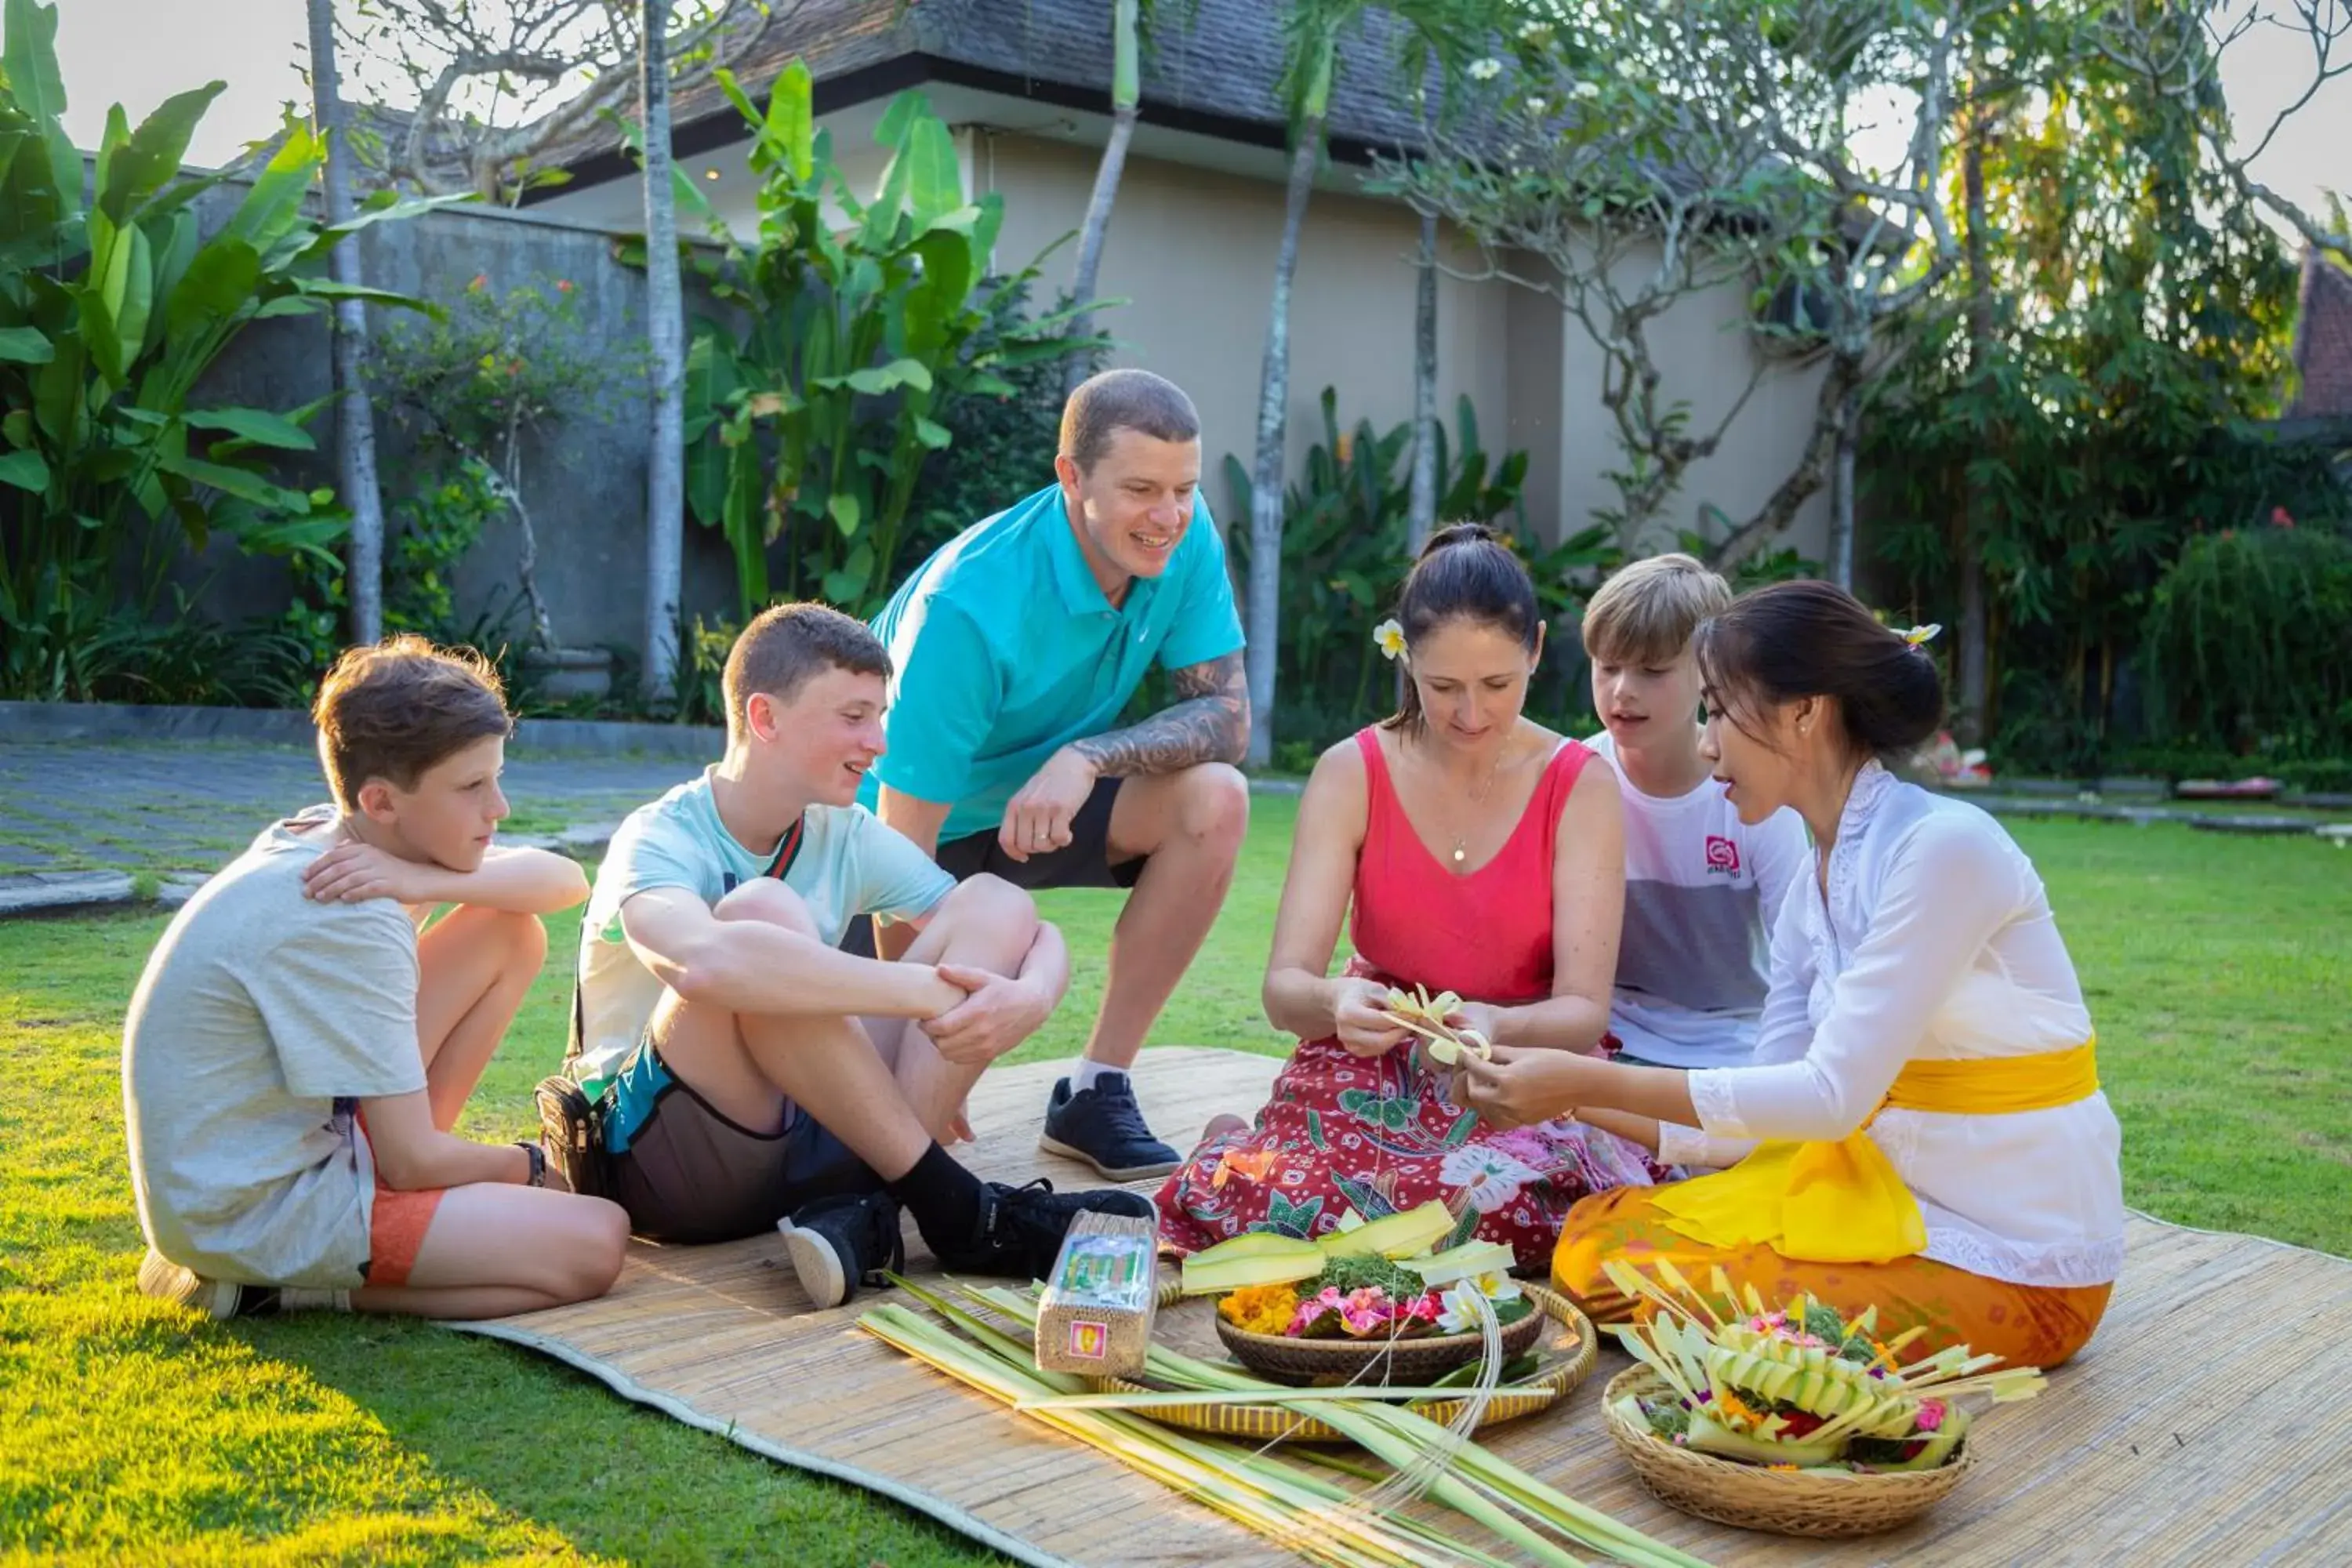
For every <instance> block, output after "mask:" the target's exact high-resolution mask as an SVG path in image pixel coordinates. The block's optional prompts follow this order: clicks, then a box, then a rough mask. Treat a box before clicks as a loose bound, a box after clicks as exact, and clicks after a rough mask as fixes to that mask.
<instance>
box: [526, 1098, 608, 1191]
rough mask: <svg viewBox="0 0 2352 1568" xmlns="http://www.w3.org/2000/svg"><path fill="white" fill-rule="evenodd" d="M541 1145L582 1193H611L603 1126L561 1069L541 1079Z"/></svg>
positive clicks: (549, 1159)
mask: <svg viewBox="0 0 2352 1568" xmlns="http://www.w3.org/2000/svg"><path fill="white" fill-rule="evenodd" d="M532 1098H533V1099H534V1100H537V1101H538V1102H539V1146H540V1148H541V1151H542V1152H544V1153H545V1154H546V1155H547V1163H549V1164H550V1165H551V1166H553V1167H554V1169H555V1171H556V1173H558V1174H559V1175H561V1176H562V1178H563V1184H564V1185H566V1186H567V1187H569V1188H571V1189H572V1191H573V1192H575V1193H579V1194H582V1195H583V1196H586V1197H592V1198H601V1197H605V1196H607V1195H609V1194H607V1193H606V1191H605V1187H606V1185H607V1184H606V1182H605V1181H604V1128H603V1127H602V1125H600V1124H599V1122H598V1121H597V1118H596V1112H595V1108H594V1107H593V1106H591V1105H590V1104H589V1103H588V1097H587V1096H586V1095H584V1094H583V1093H581V1092H580V1086H579V1085H578V1084H576V1083H574V1082H572V1080H571V1079H568V1078H565V1077H564V1076H563V1075H562V1074H561V1073H558V1074H557V1075H555V1076H554V1077H553V1078H543V1079H540V1080H539V1088H538V1089H537V1090H535V1091H534V1092H533V1095H532Z"/></svg>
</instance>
